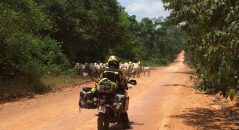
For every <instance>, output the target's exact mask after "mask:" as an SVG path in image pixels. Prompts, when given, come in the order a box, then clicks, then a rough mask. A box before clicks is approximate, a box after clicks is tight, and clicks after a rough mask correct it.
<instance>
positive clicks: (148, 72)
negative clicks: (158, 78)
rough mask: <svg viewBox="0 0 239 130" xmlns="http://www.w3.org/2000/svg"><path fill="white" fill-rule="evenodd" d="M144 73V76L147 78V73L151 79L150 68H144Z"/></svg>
mask: <svg viewBox="0 0 239 130" xmlns="http://www.w3.org/2000/svg"><path fill="white" fill-rule="evenodd" d="M143 72H144V76H145V73H147V74H148V75H147V76H148V77H150V67H143Z"/></svg>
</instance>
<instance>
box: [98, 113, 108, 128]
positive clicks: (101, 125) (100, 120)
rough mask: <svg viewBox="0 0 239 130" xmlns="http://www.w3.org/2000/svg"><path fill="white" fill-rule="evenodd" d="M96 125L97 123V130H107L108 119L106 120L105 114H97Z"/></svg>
mask: <svg viewBox="0 0 239 130" xmlns="http://www.w3.org/2000/svg"><path fill="white" fill-rule="evenodd" d="M97 123H98V130H108V129H109V119H108V118H107V116H106V114H104V113H99V115H98V119H97Z"/></svg>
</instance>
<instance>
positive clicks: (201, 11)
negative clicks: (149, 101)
mask: <svg viewBox="0 0 239 130" xmlns="http://www.w3.org/2000/svg"><path fill="white" fill-rule="evenodd" d="M163 1H164V2H165V3H167V6H166V7H167V8H168V9H171V10H172V16H173V17H174V18H175V20H176V21H177V22H178V23H181V24H182V25H184V26H183V28H184V29H185V31H186V32H187V34H188V35H189V36H190V37H191V49H190V50H191V56H192V59H193V60H192V61H193V62H194V65H195V66H196V68H197V70H198V73H199V78H200V79H203V81H204V82H203V83H202V84H201V87H205V88H211V89H215V91H216V92H219V91H221V92H222V94H223V95H224V96H225V97H230V98H231V99H233V97H234V94H235V92H236V91H237V90H238V87H239V77H238V74H239V60H238V58H239V57H238V54H239V42H238V41H239V40H238V33H239V32H238V29H239V21H238V19H239V14H238V13H237V12H239V1H237V0H208V1H182V0H179V1H173V0H163Z"/></svg>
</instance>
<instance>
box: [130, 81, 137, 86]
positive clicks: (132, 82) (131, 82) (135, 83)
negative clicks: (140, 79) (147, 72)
mask: <svg viewBox="0 0 239 130" xmlns="http://www.w3.org/2000/svg"><path fill="white" fill-rule="evenodd" d="M128 83H129V84H132V85H137V81H136V80H129V81H128Z"/></svg>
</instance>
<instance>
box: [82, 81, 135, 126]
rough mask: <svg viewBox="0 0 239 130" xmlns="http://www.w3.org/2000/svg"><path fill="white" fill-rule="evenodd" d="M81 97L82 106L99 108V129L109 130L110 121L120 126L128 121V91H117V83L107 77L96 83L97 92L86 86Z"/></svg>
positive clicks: (132, 82)
mask: <svg viewBox="0 0 239 130" xmlns="http://www.w3.org/2000/svg"><path fill="white" fill-rule="evenodd" d="M127 83H128V84H132V85H136V84H137V82H136V80H129V81H128V82H127ZM80 97H81V98H80V101H79V105H80V107H82V108H88V109H95V108H97V109H98V114H97V116H98V118H97V126H98V130H108V129H109V124H110V123H118V125H119V126H124V124H125V122H127V120H128V115H127V110H128V105H129V96H128V95H127V93H117V92H116V91H115V84H113V83H111V82H110V81H108V80H107V79H106V80H105V81H104V80H103V81H102V82H101V84H97V85H96V92H94V93H92V91H90V88H84V89H83V91H82V92H81V94H80Z"/></svg>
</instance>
